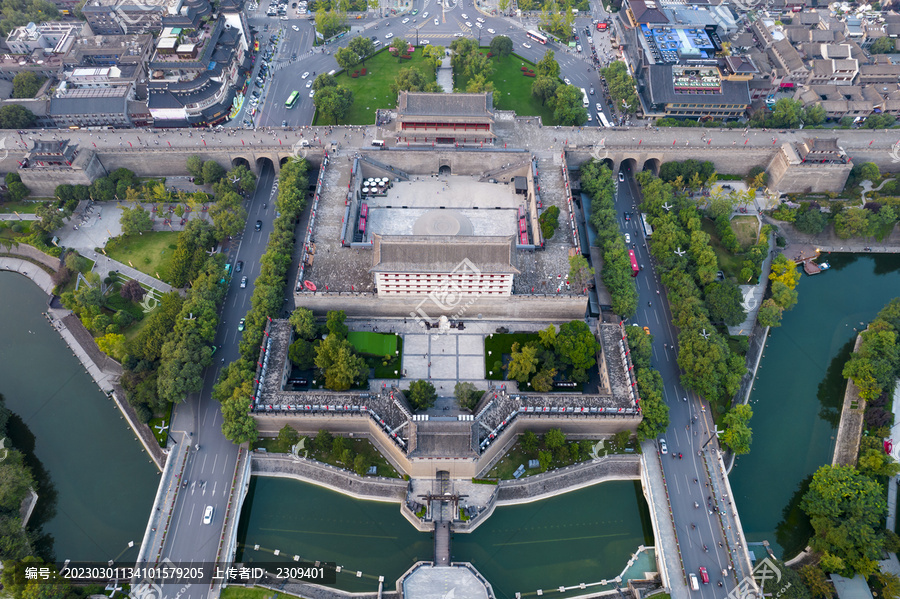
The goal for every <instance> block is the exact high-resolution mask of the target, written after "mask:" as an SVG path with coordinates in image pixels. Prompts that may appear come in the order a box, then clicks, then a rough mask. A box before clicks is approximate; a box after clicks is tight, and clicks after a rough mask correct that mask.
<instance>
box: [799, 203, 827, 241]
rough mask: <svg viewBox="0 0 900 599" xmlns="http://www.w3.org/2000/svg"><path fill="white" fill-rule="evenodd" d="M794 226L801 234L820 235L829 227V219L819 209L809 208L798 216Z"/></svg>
mask: <svg viewBox="0 0 900 599" xmlns="http://www.w3.org/2000/svg"><path fill="white" fill-rule="evenodd" d="M794 226H795V227H796V228H797V230H798V231H800V232H801V233H806V234H808V235H818V234H819V233H821V232H822V231H824V230H825V227H827V226H828V217H827V216H825V215H824V214H823V213H822V211H821V210H819V209H818V208H809V209H808V210H804V211H803V212H801V213H800V214H798V215H797V218H796V219H795V220H794Z"/></svg>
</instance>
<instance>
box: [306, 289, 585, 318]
mask: <svg viewBox="0 0 900 599" xmlns="http://www.w3.org/2000/svg"><path fill="white" fill-rule="evenodd" d="M423 299H425V300H426V304H425V305H424V306H422V308H423V309H424V311H425V313H426V314H428V316H430V317H433V318H434V319H435V320H437V319H438V318H439V317H440V316H447V317H449V318H452V319H453V320H462V321H466V320H475V319H477V318H478V317H479V315H480V316H481V317H482V318H485V319H504V320H541V321H547V322H568V321H570V320H580V319H582V318H584V315H585V312H586V311H587V297H586V296H562V295H559V296H557V295H513V296H511V297H507V298H487V297H480V298H477V299H475V301H474V303H473V304H472V305H471V306H468V307H466V308H465V311H464V312H462V313H461V314H460V313H459V312H460V310H461V309H462V308H463V307H465V306H466V304H467V303H468V302H469V298H465V297H464V298H462V301H461V302H460V303H459V304H457V305H455V306H452V307H451V308H450V309H446V310H441V309H440V307H439V306H438V305H437V304H435V303H434V302H431V301H427V297H419V296H410V297H394V298H383V297H378V296H376V295H375V294H372V293H352V292H351V293H320V292H316V293H311V292H308V291H304V292H300V293H295V294H294V302H295V303H296V305H297V306H303V307H304V308H309V309H310V310H312V311H313V313H315V314H316V315H317V316H325V314H326V313H327V312H328V311H330V310H344V311H345V312H346V313H347V316H348V317H350V318H354V317H355V318H406V317H410V316H411V315H416V307H417V306H419V304H420V303H421V302H422V301H423Z"/></svg>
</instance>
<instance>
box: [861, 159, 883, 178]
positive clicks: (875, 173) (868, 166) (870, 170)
mask: <svg viewBox="0 0 900 599" xmlns="http://www.w3.org/2000/svg"><path fill="white" fill-rule="evenodd" d="M858 177H859V179H862V180H868V181H871V182H872V183H877V182H878V181H881V171H879V170H878V165H877V164H875V163H874V162H863V163H862V164H861V165H860V166H859V174H858Z"/></svg>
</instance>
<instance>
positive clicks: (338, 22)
mask: <svg viewBox="0 0 900 599" xmlns="http://www.w3.org/2000/svg"><path fill="white" fill-rule="evenodd" d="M346 17H347V15H346V14H345V13H341V12H336V11H334V10H325V6H324V5H323V4H320V5H319V9H318V10H316V31H318V32H319V33H321V34H322V36H323V37H324V38H325V39H326V40H327V39H329V38H331V37H333V36H334V35H335V34H337V33H338V32H339V31H340V30H341V29H342V28H343V27H344V21H345V20H346Z"/></svg>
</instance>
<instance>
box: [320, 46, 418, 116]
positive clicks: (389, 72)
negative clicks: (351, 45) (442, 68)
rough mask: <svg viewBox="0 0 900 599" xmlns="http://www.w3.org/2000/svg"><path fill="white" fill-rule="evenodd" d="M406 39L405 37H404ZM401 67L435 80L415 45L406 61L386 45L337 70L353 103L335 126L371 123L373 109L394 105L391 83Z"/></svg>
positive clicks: (394, 97) (339, 82)
mask: <svg viewBox="0 0 900 599" xmlns="http://www.w3.org/2000/svg"><path fill="white" fill-rule="evenodd" d="M407 41H409V40H407ZM363 66H365V69H366V75H365V76H362V75H361V76H359V77H357V78H356V79H354V78H353V77H351V76H350V74H351V73H352V72H353V71H357V70H359V71H361V70H362V69H363ZM404 67H415V68H417V69H419V70H420V71H421V72H422V73H423V74H424V75H425V77H426V78H427V79H428V80H429V81H434V80H435V75H434V70H433V69H432V68H431V67H429V66H428V65H426V64H425V59H424V57H423V55H422V49H421V48H416V49H415V51H414V52H413V54H412V58H411V59H409V60H402V59H399V58H395V57H394V56H391V53H390V52H388V51H387V48H384V49H383V50H381V51H379V52H378V53H376V54H374V55H373V56H372V57H371V58H369V59H368V60H366V64H365V65H361V64H360V65H357V66H355V67H353V68H352V69H351V70H350V71H349V72H348V71H341V72H340V73H338V74H337V75H335V76H334V79H335V81H336V82H337V84H338V85H343V86H344V87H346V88H347V89H349V90H350V91H352V92H353V105H352V106H350V110H349V111H348V112H347V114H346V115H345V116H344V118H343V119H341V120H340V121H339V122H338V123H337V124H339V125H371V124H372V123H374V122H375V110H377V109H379V108H396V106H397V96H396V95H394V94H392V93H391V83H393V82H394V78H395V77H396V76H397V72H398V71H400V69H402V68H404ZM323 124H331V123H323V122H320V121H319V115H318V113H316V118H315V120H314V121H313V125H323Z"/></svg>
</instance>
